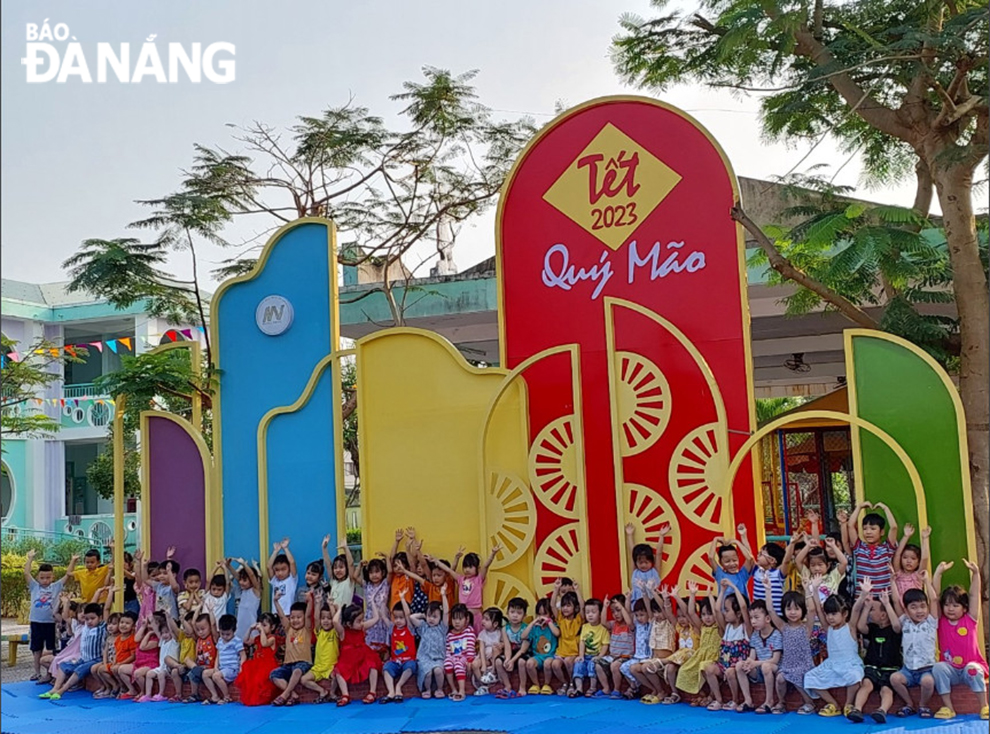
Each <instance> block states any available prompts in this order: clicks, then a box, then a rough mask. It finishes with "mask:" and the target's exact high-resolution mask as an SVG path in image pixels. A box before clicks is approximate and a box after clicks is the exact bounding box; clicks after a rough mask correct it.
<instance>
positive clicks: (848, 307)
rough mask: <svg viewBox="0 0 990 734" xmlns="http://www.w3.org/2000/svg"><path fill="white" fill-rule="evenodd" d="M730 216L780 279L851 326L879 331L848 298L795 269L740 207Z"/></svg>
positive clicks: (872, 321) (733, 208) (868, 316)
mask: <svg viewBox="0 0 990 734" xmlns="http://www.w3.org/2000/svg"><path fill="white" fill-rule="evenodd" d="M731 215H732V218H733V219H734V220H735V221H737V222H739V224H741V225H742V226H743V227H744V228H745V229H746V231H747V232H749V233H750V234H751V235H752V236H753V239H754V240H756V244H758V245H759V246H760V249H761V250H763V252H764V253H766V256H767V259H768V260H769V261H770V267H772V268H773V269H774V270H776V271H777V272H778V273H780V275H781V276H782V277H784V278H786V279H787V280H792V281H794V282H795V283H797V284H798V285H800V286H803V287H804V288H807V289H808V290H809V291H811V292H813V293H816V294H817V295H818V296H820V297H821V299H822V300H824V301H825V302H827V303H829V304H831V305H832V306H834V307H835V309H836V310H837V311H838V312H839V313H841V314H842V315H843V316H845V317H846V318H847V319H849V320H850V321H852V322H853V323H854V324H858V325H859V326H863V327H865V328H867V329H879V328H880V325H879V324H878V323H877V322H876V321H874V320H873V319H872V318H871V317H870V315H869V314H867V313H866V312H865V311H863V310H862V309H861V308H859V307H858V306H857V305H856V304H855V303H853V302H852V301H850V300H849V299H848V298H846V297H844V296H842V295H840V294H838V293H836V292H835V291H833V290H832V289H831V288H829V287H828V286H826V285H824V284H822V283H819V282H818V281H817V280H815V279H814V278H811V277H809V276H808V275H807V274H805V273H803V272H802V271H800V270H798V269H797V268H796V267H794V265H793V264H792V263H791V261H790V260H788V259H787V258H786V257H784V256H783V255H782V254H781V253H780V250H778V249H777V246H776V245H774V243H773V242H772V241H771V240H770V238H769V237H767V235H766V234H765V233H764V231H763V230H762V229H760V227H759V225H758V224H757V223H756V222H754V221H753V220H752V219H750V218H749V215H747V214H746V212H745V211H743V210H742V208H741V207H738V206H734V207H732V212H731Z"/></svg>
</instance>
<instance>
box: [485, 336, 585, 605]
mask: <svg viewBox="0 0 990 734" xmlns="http://www.w3.org/2000/svg"><path fill="white" fill-rule="evenodd" d="M580 349H581V348H580V346H579V345H578V344H561V345H559V346H556V347H550V348H548V349H544V350H543V351H541V352H537V353H536V354H534V355H533V356H532V357H528V358H527V359H525V360H523V361H522V362H521V363H519V365H518V366H516V367H515V368H514V369H512V370H505V369H503V368H488V370H487V371H488V372H492V371H493V370H495V369H497V370H498V373H499V374H502V375H504V377H503V380H502V383H501V384H500V385H499V387H498V390H496V391H495V394H494V395H492V398H491V400H490V401H489V403H488V408H487V409H486V411H485V422H484V425H483V426H482V429H481V442H480V461H481V467H482V471H481V475H480V480H479V487H478V492H479V495H478V496H479V504H480V507H481V512H480V519H481V537H482V538H485V537H487V535H488V517H487V471H486V466H487V463H486V461H485V441H486V440H487V438H488V428H489V427H490V426H491V420H492V416H493V415H494V413H495V408H496V407H497V405H498V402H499V400H501V399H502V396H503V395H504V394H505V391H506V390H507V389H508V388H509V386H510V385H511V384H512V383H513V381H514V380H515V379H517V378H519V377H521V376H522V374H523V373H524V372H525V371H526V370H527V369H529V368H530V367H532V366H533V365H535V364H536V363H537V362H540V361H542V360H544V359H546V358H548V357H552V356H554V355H557V354H569V355H570V361H571V400H572V402H573V405H574V407H573V410H574V412H573V414H572V415H573V416H574V444H575V447H576V448H577V450H578V454H579V456H580V457H581V459H580V461H578V466H579V468H580V470H581V472H582V474H583V473H584V468H585V463H584V457H585V451H584V414H583V407H582V401H581V354H580ZM523 396H524V400H525V396H526V393H524V394H523ZM522 420H523V424H524V425H523V430H524V431H525V432H524V433H523V435H524V436H525V439H526V444H527V445H528V444H529V409H528V406H527V405H525V404H524V405H523V415H522ZM581 486H582V491H581V492H578V493H577V497H578V505H577V508H576V509H577V514H578V518H577V523H578V542H579V543H580V544H581V548H582V549H583V550H582V553H581V557H580V562H581V574H582V576H583V578H582V579H581V583H582V584H584V585H585V588H588V589H590V588H591V583H592V578H591V562H590V556H591V548H590V547H589V545H588V480H587V477H582V484H581ZM530 492H532V489H530ZM530 583H532V580H530Z"/></svg>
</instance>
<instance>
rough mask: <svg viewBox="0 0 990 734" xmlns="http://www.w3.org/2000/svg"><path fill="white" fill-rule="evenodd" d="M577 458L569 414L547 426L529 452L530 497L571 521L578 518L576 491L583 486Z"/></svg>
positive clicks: (572, 423) (582, 476) (572, 425)
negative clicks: (533, 495) (534, 497)
mask: <svg viewBox="0 0 990 734" xmlns="http://www.w3.org/2000/svg"><path fill="white" fill-rule="evenodd" d="M578 458H579V457H578V448H577V443H576V439H575V435H574V421H573V420H572V417H571V416H569V415H568V416H564V417H562V418H558V419H557V420H555V421H553V422H552V423H549V424H547V425H546V426H545V427H544V428H543V430H542V431H540V433H539V435H538V436H537V437H536V440H535V441H534V442H533V445H532V446H531V447H530V450H529V483H530V486H532V488H533V494H535V495H536V496H537V497H538V498H539V500H540V502H542V503H543V505H544V506H545V507H547V509H549V510H551V511H553V512H555V513H557V514H558V515H560V516H562V517H566V518H571V519H577V516H578V502H577V500H578V492H580V491H583V484H584V474H583V472H582V470H581V466H580V464H579V462H578Z"/></svg>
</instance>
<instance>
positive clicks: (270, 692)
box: [234, 612, 305, 706]
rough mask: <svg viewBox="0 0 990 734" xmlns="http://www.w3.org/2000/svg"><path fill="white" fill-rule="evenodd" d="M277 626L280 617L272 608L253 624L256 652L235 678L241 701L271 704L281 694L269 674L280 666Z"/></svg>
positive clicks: (253, 704) (249, 636)
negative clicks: (276, 635)
mask: <svg viewBox="0 0 990 734" xmlns="http://www.w3.org/2000/svg"><path fill="white" fill-rule="evenodd" d="M277 628H278V617H276V616H275V615H274V614H272V613H271V612H265V613H264V614H262V615H261V620H260V621H258V622H256V623H255V624H253V625H252V626H251V627H250V628H249V632H248V639H252V638H253V639H254V655H253V656H252V657H251V658H250V659H249V660H247V661H246V662H245V663H244V665H242V666H241V672H240V674H239V675H238V676H237V680H235V681H234V685H236V686H237V689H238V690H239V691H240V694H241V696H240V700H241V703H242V704H244V705H245V706H267V705H268V704H270V703H271V702H272V701H273V700H274V699H275V696H277V695H278V692H279V691H278V688H276V687H275V684H274V683H272V681H271V678H270V677H269V676H270V675H271V672H272V671H273V670H275V668H277V667H278V658H277V657H276V655H275V648H276V646H277V644H278V642H277V640H276V639H275V630H276V629H277ZM304 677H305V676H304Z"/></svg>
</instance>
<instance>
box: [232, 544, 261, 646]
mask: <svg viewBox="0 0 990 734" xmlns="http://www.w3.org/2000/svg"><path fill="white" fill-rule="evenodd" d="M235 563H236V564H237V565H238V566H239V568H237V569H235V568H234V564H235ZM224 565H225V566H226V568H227V572H228V573H229V574H230V575H231V577H232V578H234V579H236V585H234V584H232V588H233V589H234V599H235V600H236V602H237V605H236V608H237V632H236V636H237V637H239V638H241V640H243V641H244V644H245V645H250V644H251V641H252V640H253V638H254V635H256V634H257V628H256V626H255V625H257V623H258V612H259V611H260V610H261V575H260V573H259V572H258V570H257V569H255V568H254V567H252V566H249V565H248V564H247V561H245V560H244V559H243V558H228V559H226V561H225V563H224Z"/></svg>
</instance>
